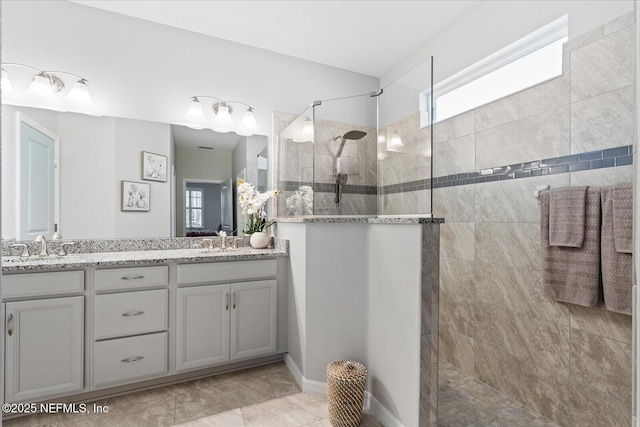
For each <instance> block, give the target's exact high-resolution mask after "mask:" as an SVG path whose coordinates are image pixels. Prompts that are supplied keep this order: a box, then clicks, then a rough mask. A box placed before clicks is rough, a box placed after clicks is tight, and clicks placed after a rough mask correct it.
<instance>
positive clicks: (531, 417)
mask: <svg viewBox="0 0 640 427" xmlns="http://www.w3.org/2000/svg"><path fill="white" fill-rule="evenodd" d="M438 375H439V377H438V427H454V426H455V427H471V426H473V427H481V426H491V427H533V426H536V427H560V426H559V425H558V424H556V423H555V422H553V421H551V420H550V419H548V418H545V417H544V416H542V415H540V414H539V413H537V412H536V411H535V410H533V409H531V408H529V407H527V406H524V405H523V404H522V403H520V402H518V401H516V400H513V399H511V398H510V397H509V396H507V395H506V394H504V393H501V392H500V391H498V390H496V389H495V388H493V387H491V386H489V385H487V384H485V383H483V382H482V381H480V380H478V379H477V378H474V377H473V376H471V375H468V374H466V373H464V372H463V371H461V370H460V369H458V368H457V367H455V366H453V365H451V364H449V363H446V362H440V365H439V372H438Z"/></svg>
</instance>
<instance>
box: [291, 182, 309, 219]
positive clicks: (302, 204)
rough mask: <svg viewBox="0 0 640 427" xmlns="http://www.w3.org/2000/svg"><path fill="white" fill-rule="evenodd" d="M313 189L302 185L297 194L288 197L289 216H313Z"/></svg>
mask: <svg viewBox="0 0 640 427" xmlns="http://www.w3.org/2000/svg"><path fill="white" fill-rule="evenodd" d="M312 214H313V189H312V188H311V186H310V185H301V186H300V187H298V189H297V190H296V192H295V193H293V194H292V195H291V196H289V197H287V215H312Z"/></svg>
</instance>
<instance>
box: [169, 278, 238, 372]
mask: <svg viewBox="0 0 640 427" xmlns="http://www.w3.org/2000/svg"><path fill="white" fill-rule="evenodd" d="M229 310H230V294H229V285H209V286H192V287H188V288H179V289H178V307H177V310H176V312H177V321H176V326H177V333H176V370H177V371H184V370H187V369H194V368H200V367H205V366H208V365H213V364H216V363H221V362H225V361H227V360H229Z"/></svg>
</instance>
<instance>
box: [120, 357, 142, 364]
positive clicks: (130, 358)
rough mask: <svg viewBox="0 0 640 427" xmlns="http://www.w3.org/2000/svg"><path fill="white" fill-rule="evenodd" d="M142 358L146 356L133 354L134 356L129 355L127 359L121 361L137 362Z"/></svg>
mask: <svg viewBox="0 0 640 427" xmlns="http://www.w3.org/2000/svg"><path fill="white" fill-rule="evenodd" d="M142 359H144V356H133V357H127V358H126V359H122V360H121V362H122V363H131V362H137V361H138V360H142Z"/></svg>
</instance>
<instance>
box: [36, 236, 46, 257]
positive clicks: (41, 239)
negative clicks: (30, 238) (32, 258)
mask: <svg viewBox="0 0 640 427" xmlns="http://www.w3.org/2000/svg"><path fill="white" fill-rule="evenodd" d="M35 242H36V243H40V256H49V252H47V239H45V237H44V236H43V235H42V234H40V235H38V237H36V240H35Z"/></svg>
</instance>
